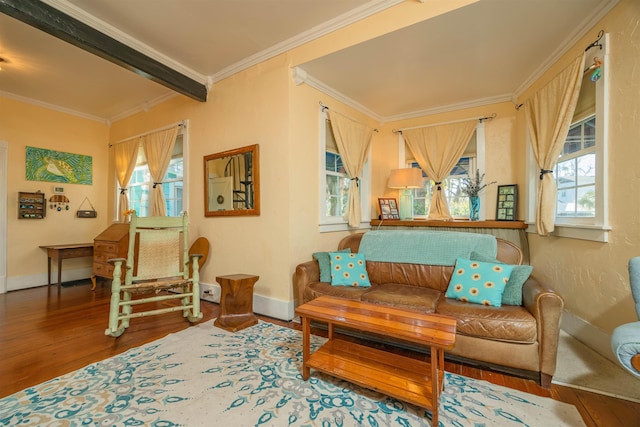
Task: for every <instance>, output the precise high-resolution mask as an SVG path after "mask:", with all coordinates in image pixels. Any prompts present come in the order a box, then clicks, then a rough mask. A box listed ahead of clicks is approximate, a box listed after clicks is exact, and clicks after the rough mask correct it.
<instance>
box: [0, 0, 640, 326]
mask: <svg viewBox="0 0 640 427" xmlns="http://www.w3.org/2000/svg"><path fill="white" fill-rule="evenodd" d="M469 2H470V1H464V0H461V1H456V2H452V1H446V2H445V1H442V0H441V1H434V2H428V3H425V4H420V3H418V2H404V3H401V4H399V5H397V6H396V7H394V8H391V9H389V10H386V11H384V12H382V13H381V14H379V15H378V16H375V17H371V18H368V19H365V20H363V21H361V22H359V23H357V24H354V25H352V26H349V27H347V28H345V29H342V30H338V31H336V32H334V33H332V34H329V35H327V36H325V37H323V38H321V39H319V40H317V41H314V42H311V43H309V44H307V45H305V46H301V47H299V48H296V49H294V50H292V51H291V52H288V53H286V54H283V55H280V56H278V57H276V58H273V59H271V60H268V61H266V62H264V63H262V64H259V65H256V66H254V67H252V68H250V69H248V70H245V71H243V72H240V73H238V74H236V75H234V76H232V77H229V78H227V79H225V80H223V81H220V82H218V83H216V84H215V85H214V86H213V88H212V89H211V91H210V93H209V99H208V101H207V102H206V103H199V102H196V101H192V100H190V99H186V98H184V97H181V96H177V97H174V98H172V99H171V100H168V101H166V102H164V103H163V104H160V105H158V106H156V107H154V108H152V109H151V110H150V111H148V112H143V113H139V114H136V115H134V116H131V117H128V118H126V119H123V120H120V121H118V122H116V123H114V124H113V125H112V127H111V129H107V128H106V126H104V125H101V124H99V123H96V122H93V121H90V120H86V119H79V118H75V117H71V116H68V115H65V114H61V113H56V112H52V111H48V110H45V109H42V108H38V107H33V106H28V105H26V104H23V103H20V102H16V101H11V100H6V99H2V98H0V107H2V111H3V114H2V115H1V116H0V139H1V140H7V141H8V142H9V155H10V159H9V164H10V166H9V168H10V169H9V202H10V203H9V215H8V216H9V236H8V237H9V248H10V250H9V252H8V254H9V260H8V261H9V262H8V264H9V269H8V275H9V277H10V279H13V278H22V277H25V276H27V275H33V274H39V275H41V276H42V274H43V272H46V264H45V261H46V258H45V257H44V254H43V252H42V251H41V250H39V249H37V244H40V243H58V242H61V241H65V242H67V241H70V240H82V241H87V240H88V241H90V240H91V239H92V238H93V237H94V236H95V235H96V234H97V233H98V232H99V231H100V230H102V229H103V228H104V227H105V226H106V225H107V224H108V223H109V222H111V221H112V220H113V218H114V209H115V208H114V206H115V200H114V193H115V187H114V177H113V162H112V159H111V158H110V156H111V150H108V149H107V148H106V141H111V142H115V141H118V140H121V139H123V138H126V137H128V136H132V135H136V134H139V133H143V132H146V131H149V130H153V129H157V128H160V127H163V126H165V125H167V124H170V123H175V122H177V121H180V120H185V119H186V120H189V129H188V137H189V153H188V158H187V160H188V167H189V174H188V186H189V187H188V188H189V190H188V204H187V206H186V207H187V209H188V211H189V214H190V217H191V239H192V240H193V239H195V238H196V237H199V236H204V237H207V238H208V239H209V241H210V243H211V245H212V246H211V252H210V258H209V261H208V262H207V264H206V265H205V267H204V269H203V272H202V281H203V282H204V283H215V276H217V275H221V274H228V273H236V272H243V273H253V274H258V275H260V280H259V281H258V283H257V284H256V287H255V293H256V295H257V296H259V297H262V298H263V299H264V301H267V304H273V307H267V308H266V311H268V312H274V311H275V312H279V313H280V315H281V316H282V317H286V316H288V315H289V314H290V312H287V313H286V314H285V313H284V312H283V310H284V311H287V310H290V308H291V302H292V300H293V298H294V296H293V292H292V291H293V290H292V281H291V278H292V274H293V271H294V268H295V265H297V264H298V263H299V262H301V261H305V260H308V259H310V256H311V253H312V252H313V251H315V250H326V249H331V248H335V246H336V244H337V242H338V241H339V240H340V238H342V237H343V236H344V235H345V234H346V232H338V233H319V231H318V215H319V214H318V200H319V194H318V188H319V181H318V180H319V177H320V175H319V171H318V164H319V160H320V159H319V152H318V134H319V105H318V101H322V102H323V103H324V104H326V105H328V106H329V107H330V108H334V109H335V110H336V111H339V112H342V113H344V114H347V115H349V116H352V117H355V118H358V119H360V120H362V121H363V122H365V123H367V124H369V125H371V126H372V127H377V128H378V129H379V130H380V132H379V133H376V134H374V139H373V146H372V158H371V164H372V180H373V182H372V192H371V200H372V204H371V212H372V217H376V216H377V205H376V201H377V198H378V197H381V196H393V195H394V193H395V192H393V191H392V190H389V189H388V188H386V180H387V177H388V174H389V171H390V170H391V169H393V168H395V167H397V165H398V158H397V135H396V134H394V133H392V132H391V130H392V129H394V128H395V129H398V128H402V127H411V126H419V125H424V124H429V123H436V122H442V121H449V120H456V119H460V118H466V117H475V116H480V115H489V114H492V113H494V112H495V113H497V117H496V118H495V119H493V120H491V121H488V122H487V123H486V150H487V156H486V157H487V163H486V173H487V179H488V180H489V181H493V180H496V181H498V183H499V184H511V183H516V184H518V185H519V187H520V191H521V194H522V196H523V197H521V198H520V203H519V215H518V216H519V218H521V219H523V218H524V198H525V196H526V195H525V182H526V181H525V178H526V176H525V153H526V138H525V131H524V116H523V113H522V112H516V111H515V109H514V108H513V105H512V104H511V103H501V104H495V105H490V106H486V107H477V108H471V109H465V110H460V111H455V112H450V113H443V114H438V115H433V116H429V117H422V118H416V119H411V120H403V121H398V122H393V123H386V124H384V125H383V124H379V123H376V122H375V120H374V119H372V118H369V117H366V116H365V115H363V114H362V113H359V112H357V111H354V110H353V109H351V108H349V107H348V106H346V105H344V104H342V103H340V102H338V101H337V100H335V99H331V97H329V96H327V95H325V94H322V93H320V92H318V91H316V90H315V89H313V88H310V87H309V86H307V85H305V84H302V85H299V86H296V85H295V83H294V82H293V80H292V79H291V67H292V66H295V65H298V64H300V63H303V62H305V61H308V60H312V59H314V58H316V57H319V56H322V55H325V54H327V53H329V52H332V51H335V50H339V49H342V48H344V47H347V46H349V45H351V44H353V43H357V42H359V41H361V40H365V39H367V38H372V37H375V36H378V35H380V34H384V33H385V32H388V31H392V30H394V29H397V28H402V27H403V26H407V25H410V24H412V23H414V22H417V21H419V20H423V19H427V18H428V17H429V16H430V15H434V14H438V13H442V12H444V11H446V10H448V8H449V9H452V8H456V7H459V6H461V5H463V4H466V3H469ZM638 16H640V4H639V3H638V2H637V1H633V0H622V1H621V2H620V3H619V5H618V6H616V8H614V9H613V11H612V12H610V13H609V14H608V15H607V16H606V17H605V19H604V20H603V21H602V22H601V23H599V24H598V25H597V26H595V27H594V28H593V29H592V31H589V32H588V35H587V36H585V37H584V38H583V39H582V40H580V41H579V42H578V43H577V44H576V45H575V46H574V47H573V48H572V49H571V51H570V52H569V53H567V55H566V56H565V57H564V58H562V59H561V60H560V61H559V62H558V64H556V65H554V66H553V67H552V68H551V69H550V70H549V71H548V72H547V73H546V74H545V75H544V76H543V77H542V78H541V79H540V80H539V81H537V82H535V83H534V84H533V85H532V87H531V88H529V89H528V90H527V92H526V93H524V94H523V95H522V96H521V99H526V97H527V96H529V95H530V94H531V93H532V92H533V91H535V90H537V89H538V88H539V87H541V86H542V85H543V84H544V83H546V82H547V81H548V80H549V79H550V78H552V77H553V76H554V75H555V74H556V73H557V72H558V71H559V70H560V69H562V68H563V66H564V64H566V63H567V61H568V59H569V58H571V57H574V56H575V55H577V54H578V53H579V52H580V50H582V49H584V46H586V45H587V44H588V43H590V42H591V41H593V39H594V37H595V35H596V34H597V32H598V30H599V29H601V28H602V29H605V31H607V32H610V33H611V41H610V44H611V64H610V67H609V71H610V72H611V101H610V121H611V128H610V134H609V141H610V142H609V143H610V150H609V156H610V165H611V169H610V188H611V189H616V188H618V189H621V191H611V194H610V197H611V199H610V207H611V209H610V218H611V221H610V222H611V225H612V226H613V232H612V233H611V235H610V242H609V243H594V242H587V241H581V240H574V239H567V238H554V237H550V238H540V237H538V236H535V235H531V236H530V249H531V261H532V264H533V266H534V272H535V273H534V274H535V275H536V276H537V277H538V278H540V279H541V280H542V281H544V282H547V283H549V284H550V285H551V286H553V287H554V288H556V289H557V290H558V291H559V292H560V293H561V294H562V295H563V296H564V297H565V300H566V304H567V309H568V310H569V311H570V312H571V313H573V314H575V315H576V316H578V317H579V318H581V319H584V321H585V322H586V323H589V324H591V325H594V326H595V327H597V328H600V329H602V330H603V331H606V332H607V333H609V332H610V331H611V330H612V329H613V327H615V326H617V325H618V324H621V323H624V322H626V321H631V320H634V319H635V313H634V311H633V307H632V300H631V296H630V292H629V286H628V275H627V272H626V263H627V260H628V259H629V258H630V257H631V256H635V255H638V252H639V250H638V249H639V247H640V227H638V219H637V216H638V214H637V213H638V212H639V211H640V199H638V198H637V197H635V194H637V193H638V187H639V186H640V178H639V175H638V173H637V172H636V170H637V166H636V164H635V163H636V159H637V158H638V151H637V150H638V149H637V144H636V142H635V141H636V139H637V137H638V135H640V121H639V120H638V118H637V114H638V113H637V112H638V96H637V95H638V93H640V80H639V79H638V78H637V76H636V75H635V74H634V72H636V70H637V67H638V58H640V32H638V31H637V30H636V26H637V24H638ZM376 23H377V24H379V25H374V24H376ZM553 50H554V47H553V46H550V49H549V51H550V52H552V51H553ZM522 77H523V78H525V77H526V76H522ZM5 111H6V112H7V113H6V114H5ZM34 123H37V124H38V126H34ZM250 144H259V145H260V167H261V191H262V194H261V211H262V212H261V215H260V216H257V217H215V218H205V217H204V202H203V194H204V185H203V183H204V173H203V165H202V158H203V156H205V155H207V154H212V153H215V152H220V151H224V150H228V149H232V148H238V147H241V146H246V145H250ZM25 145H33V146H37V147H43V148H52V149H56V150H61V151H69V152H73V153H80V154H88V155H92V156H93V158H94V184H93V186H90V187H85V186H77V185H67V186H66V187H67V188H68V190H67V191H68V195H69V197H70V198H71V200H72V210H71V212H70V213H69V214H64V213H63V214H61V215H58V214H53V213H50V214H49V215H48V216H47V218H46V219H45V220H42V221H25V220H21V221H18V220H17V219H16V216H17V213H16V206H15V203H13V202H14V201H15V200H14V199H15V197H16V194H17V192H18V191H20V190H27V191H33V190H37V189H42V190H43V191H45V192H47V193H48V194H50V193H51V187H52V185H50V184H43V183H34V182H26V181H24V178H23V177H24V146H25ZM107 161H108V164H107ZM495 191H496V188H495V186H493V187H492V188H489V189H488V191H487V192H486V195H485V200H486V202H485V214H486V216H487V217H488V218H491V217H493V216H494V209H495V202H494V201H495ZM87 195H88V196H89V198H90V199H91V201H92V203H93V204H94V205H95V206H96V209H97V210H98V218H97V219H95V220H89V219H76V218H74V217H73V213H74V212H75V209H77V205H76V204H79V203H80V201H81V200H82V199H83V198H84V197H85V196H87ZM70 233H71V234H70ZM33 241H36V242H37V244H34V243H33ZM34 260H35V261H36V262H35V263H34ZM34 266H35V267H34ZM34 268H35V272H34Z"/></svg>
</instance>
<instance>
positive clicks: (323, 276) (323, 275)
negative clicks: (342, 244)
mask: <svg viewBox="0 0 640 427" xmlns="http://www.w3.org/2000/svg"><path fill="white" fill-rule="evenodd" d="M336 252H344V253H351V248H347V249H342V250H340V251H336ZM313 258H314V259H315V260H316V261H318V266H319V268H320V281H321V282H327V283H331V258H329V252H316V253H314V254H313Z"/></svg>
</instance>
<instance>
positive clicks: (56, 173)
mask: <svg viewBox="0 0 640 427" xmlns="http://www.w3.org/2000/svg"><path fill="white" fill-rule="evenodd" d="M26 148H27V158H26V179H27V180H28V181H45V182H65V183H69V184H85V185H91V184H92V183H93V159H92V158H91V156H85V155H82V154H72V153H64V152H62V151H54V150H47V149H45V148H36V147H26Z"/></svg>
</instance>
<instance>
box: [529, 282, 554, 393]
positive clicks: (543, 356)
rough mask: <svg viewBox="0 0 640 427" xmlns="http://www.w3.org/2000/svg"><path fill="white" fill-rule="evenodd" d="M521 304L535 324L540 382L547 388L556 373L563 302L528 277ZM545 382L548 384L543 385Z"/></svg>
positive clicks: (547, 288) (552, 291) (546, 288)
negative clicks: (534, 320) (538, 347)
mask: <svg viewBox="0 0 640 427" xmlns="http://www.w3.org/2000/svg"><path fill="white" fill-rule="evenodd" d="M522 302H523V305H524V306H525V308H526V309H527V310H529V312H530V313H531V314H532V315H533V317H535V319H536V322H537V329H538V343H539V346H540V349H539V356H540V373H541V381H540V382H541V384H542V386H544V387H549V386H550V385H551V384H550V383H551V378H552V377H553V374H554V373H555V371H556V357H557V354H558V340H559V337H560V319H561V317H562V311H563V309H564V300H563V299H562V297H561V296H560V295H559V294H558V293H557V292H556V291H554V290H553V289H552V288H550V287H547V286H544V285H542V284H541V283H540V282H538V281H537V280H536V279H535V278H534V277H529V279H527V281H526V282H525V283H524V286H523V287H522ZM547 382H548V384H545V383H547Z"/></svg>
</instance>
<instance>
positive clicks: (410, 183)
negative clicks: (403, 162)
mask: <svg viewBox="0 0 640 427" xmlns="http://www.w3.org/2000/svg"><path fill="white" fill-rule="evenodd" d="M388 186H389V188H422V171H421V170H420V169H418V168H404V169H392V170H391V174H390V175H389V184H388Z"/></svg>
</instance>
